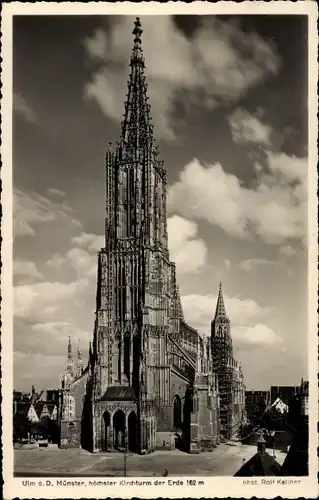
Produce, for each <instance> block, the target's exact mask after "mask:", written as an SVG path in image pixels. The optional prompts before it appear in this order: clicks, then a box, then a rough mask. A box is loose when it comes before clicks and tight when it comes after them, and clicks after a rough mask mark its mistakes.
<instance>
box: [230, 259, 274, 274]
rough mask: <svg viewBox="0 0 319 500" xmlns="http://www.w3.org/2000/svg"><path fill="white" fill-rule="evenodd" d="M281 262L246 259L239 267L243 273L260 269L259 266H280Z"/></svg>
mask: <svg viewBox="0 0 319 500" xmlns="http://www.w3.org/2000/svg"><path fill="white" fill-rule="evenodd" d="M278 265H279V262H277V261H275V260H266V259H246V260H243V261H242V262H241V263H240V264H239V267H240V268H241V269H242V270H243V271H251V270H252V269H254V268H256V267H258V266H268V267H269V266H270V267H274V266H278Z"/></svg>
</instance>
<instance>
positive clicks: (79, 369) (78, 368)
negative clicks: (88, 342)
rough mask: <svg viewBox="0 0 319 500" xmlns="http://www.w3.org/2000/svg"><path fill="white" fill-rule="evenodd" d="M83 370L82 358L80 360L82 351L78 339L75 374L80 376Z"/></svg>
mask: <svg viewBox="0 0 319 500" xmlns="http://www.w3.org/2000/svg"><path fill="white" fill-rule="evenodd" d="M82 372H83V360H82V352H81V349H80V340H78V360H77V365H76V374H77V376H78V377H79V376H81V375H82Z"/></svg>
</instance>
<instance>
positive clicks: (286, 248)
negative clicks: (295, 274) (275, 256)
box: [279, 245, 297, 257]
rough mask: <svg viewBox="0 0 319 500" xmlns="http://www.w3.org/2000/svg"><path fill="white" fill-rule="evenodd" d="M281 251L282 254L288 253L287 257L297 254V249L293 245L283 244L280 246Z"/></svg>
mask: <svg viewBox="0 0 319 500" xmlns="http://www.w3.org/2000/svg"><path fill="white" fill-rule="evenodd" d="M279 253H280V254H281V255H287V257H291V256H292V255H296V253H297V251H296V249H295V248H293V247H292V246H291V245H283V246H282V247H280V248H279Z"/></svg>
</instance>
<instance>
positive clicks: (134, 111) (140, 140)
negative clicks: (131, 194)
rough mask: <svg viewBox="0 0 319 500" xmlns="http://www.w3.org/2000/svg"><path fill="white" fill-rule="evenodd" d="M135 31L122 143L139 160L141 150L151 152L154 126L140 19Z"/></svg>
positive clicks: (137, 19) (136, 23) (137, 21)
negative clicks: (149, 101)
mask: <svg viewBox="0 0 319 500" xmlns="http://www.w3.org/2000/svg"><path fill="white" fill-rule="evenodd" d="M134 25H135V27H134V29H133V35H134V40H133V49H132V55H131V61H130V66H131V72H130V76H129V80H128V82H127V83H128V93H127V100H126V102H125V113H124V120H123V122H122V141H123V146H124V149H125V150H126V151H127V152H130V153H131V154H132V156H135V157H136V158H138V156H139V152H140V150H141V149H144V152H145V148H146V149H147V150H149V146H150V144H151V142H152V139H153V126H152V125H151V118H150V105H149V104H148V98H147V95H146V94H147V84H146V79H145V76H144V68H145V63H144V56H143V50H142V42H141V35H142V33H143V30H142V26H141V22H140V18H139V17H137V18H136V21H135V22H134Z"/></svg>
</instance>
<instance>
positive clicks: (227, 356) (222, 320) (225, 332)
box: [211, 283, 234, 439]
mask: <svg viewBox="0 0 319 500" xmlns="http://www.w3.org/2000/svg"><path fill="white" fill-rule="evenodd" d="M211 347H212V357H213V370H214V373H215V374H216V376H217V378H218V389H219V399H220V433H221V436H222V437H224V438H225V439H229V438H231V436H232V421H233V385H234V384H233V382H234V381H233V345H232V339H231V335H230V321H229V318H228V316H227V314H226V309H225V304H224V297H223V289H222V284H221V283H220V285H219V292H218V299H217V306H216V312H215V317H214V319H213V321H212V323H211Z"/></svg>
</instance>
